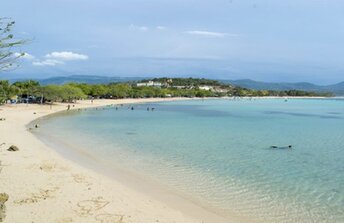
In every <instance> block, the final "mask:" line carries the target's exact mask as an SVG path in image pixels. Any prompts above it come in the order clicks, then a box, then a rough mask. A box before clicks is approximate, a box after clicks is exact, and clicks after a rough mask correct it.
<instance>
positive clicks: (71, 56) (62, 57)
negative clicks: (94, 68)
mask: <svg viewBox="0 0 344 223" xmlns="http://www.w3.org/2000/svg"><path fill="white" fill-rule="evenodd" d="M45 57H46V58H48V59H53V60H59V61H69V60H87V59H88V56H87V55H84V54H78V53H73V52H67V51H63V52H52V53H49V54H47V55H45Z"/></svg>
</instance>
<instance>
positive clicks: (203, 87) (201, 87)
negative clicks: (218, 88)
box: [198, 86, 213, 91]
mask: <svg viewBox="0 0 344 223" xmlns="http://www.w3.org/2000/svg"><path fill="white" fill-rule="evenodd" d="M198 88H199V89H200V90H206V91H210V90H213V87H212V86H199V87H198Z"/></svg>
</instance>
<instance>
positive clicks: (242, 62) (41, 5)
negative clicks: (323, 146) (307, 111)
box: [0, 0, 344, 84]
mask: <svg viewBox="0 0 344 223" xmlns="http://www.w3.org/2000/svg"><path fill="white" fill-rule="evenodd" d="M0 17H10V18H12V19H13V20H15V21H16V26H15V30H14V32H15V35H16V36H17V37H20V38H24V39H30V40H31V41H30V42H29V43H28V44H26V45H25V46H22V47H21V48H19V49H16V50H17V51H18V52H26V53H27V54H26V55H25V56H24V57H23V58H22V59H21V62H20V64H21V66H20V68H18V69H16V70H14V71H11V72H6V73H0V75H1V76H3V77H8V76H30V77H48V76H57V75H72V74H82V75H104V76H150V77H151V76H194V77H209V78H221V79H242V78H251V79H255V80H264V81H310V82H313V83H320V84H327V83H334V82H339V81H343V80H344V1H342V0H285V1H278V0H123V1H120V0H97V1H95V0H93V1H91V0H58V1H57V0H25V1H23V0H2V3H1V7H0Z"/></svg>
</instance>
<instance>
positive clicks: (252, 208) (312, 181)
mask: <svg viewBox="0 0 344 223" xmlns="http://www.w3.org/2000/svg"><path fill="white" fill-rule="evenodd" d="M151 108H154V110H152V109H151ZM132 109H133V110H132ZM40 124H41V128H40V130H39V131H41V132H43V131H44V133H45V134H47V135H50V136H51V137H53V138H55V139H58V140H62V141H65V142H68V143H70V144H71V143H72V144H73V145H74V146H75V145H76V146H77V147H78V148H81V150H82V151H84V152H85V153H87V154H90V155H92V156H94V157H97V159H98V160H101V163H102V164H103V165H104V164H106V165H107V166H109V167H111V166H112V165H113V166H115V165H117V166H118V165H120V166H121V167H124V168H127V169H130V170H132V171H136V172H138V173H142V174H145V175H147V176H149V177H151V178H153V179H156V180H158V181H159V182H161V183H162V184H164V185H166V186H168V187H171V188H174V189H175V190H176V191H179V192H181V193H183V194H187V195H189V196H190V198H192V199H194V200H195V201H197V202H199V203H200V204H202V205H204V206H208V207H211V208H212V209H214V210H217V211H218V212H219V213H221V214H224V215H226V213H231V214H234V215H236V216H244V217H245V218H248V219H255V220H257V221H260V222H276V223H277V222H278V223H281V222H288V223H289V222H290V223H295V222H312V223H314V222H330V223H337V222H338V223H339V222H341V223H342V222H344V100H342V99H288V100H285V99H236V100H233V99H214V100H212V99H210V100H189V101H175V102H162V103H151V104H135V105H123V106H116V105H113V106H108V107H104V108H98V109H94V108H93V109H87V110H81V111H70V112H63V113H59V114H58V115H54V116H50V117H47V118H44V119H43V120H41V123H40ZM289 145H291V148H289V147H288V146H289ZM271 146H274V147H277V148H271Z"/></svg>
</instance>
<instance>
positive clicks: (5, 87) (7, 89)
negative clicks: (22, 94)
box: [0, 80, 18, 104]
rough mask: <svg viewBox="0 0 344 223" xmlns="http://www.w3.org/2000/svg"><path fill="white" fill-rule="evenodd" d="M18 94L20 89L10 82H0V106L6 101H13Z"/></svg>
mask: <svg viewBox="0 0 344 223" xmlns="http://www.w3.org/2000/svg"><path fill="white" fill-rule="evenodd" d="M17 92H18V89H17V88H16V87H15V86H13V85H10V83H9V81H5V80H0V104H3V103H5V102H6V100H8V99H11V97H13V96H15V95H16V93H17Z"/></svg>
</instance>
